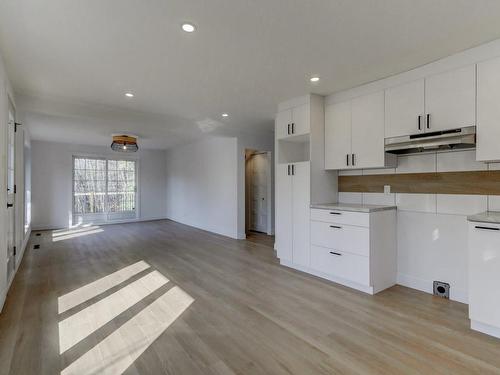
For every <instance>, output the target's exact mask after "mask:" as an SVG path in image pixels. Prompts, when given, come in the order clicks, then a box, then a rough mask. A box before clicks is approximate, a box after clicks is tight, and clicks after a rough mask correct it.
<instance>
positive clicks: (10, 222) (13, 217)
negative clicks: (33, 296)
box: [5, 97, 19, 287]
mask: <svg viewBox="0 0 500 375" xmlns="http://www.w3.org/2000/svg"><path fill="white" fill-rule="evenodd" d="M11 116H12V118H11ZM11 131H12V132H13V133H12V137H13V139H12V140H11V133H10V132H11ZM11 141H12V147H13V150H12V153H11V150H10V147H11ZM6 145H7V152H6V158H5V163H6V164H5V165H6V172H7V181H6V182H7V189H6V201H7V204H12V205H13V206H12V207H8V206H7V217H6V226H7V232H6V234H7V287H9V286H10V283H11V282H12V280H13V279H14V275H15V274H16V268H17V259H16V258H17V253H18V250H19V249H18V247H19V245H18V244H17V237H18V236H17V235H16V231H17V223H16V221H17V218H18V215H17V212H16V211H17V203H18V202H17V199H16V195H17V194H16V193H17V191H16V190H17V186H16V182H17V181H16V170H17V168H16V166H17V165H16V164H17V160H16V159H17V158H16V156H17V155H16V154H17V147H16V146H17V139H16V109H15V107H14V104H13V103H12V101H11V100H10V97H9V98H8V104H7V143H6ZM10 157H12V158H13V159H14V160H12V161H11V160H10ZM10 163H12V170H13V176H12V189H13V192H12V193H11V194H12V202H10V200H9V167H10ZM9 210H12V211H9ZM11 226H12V241H10V239H9V235H10V233H9V232H10V231H11V229H10V228H11ZM10 246H12V249H11V248H10ZM11 251H12V260H10V259H9V253H10V252H11ZM9 267H11V268H9Z"/></svg>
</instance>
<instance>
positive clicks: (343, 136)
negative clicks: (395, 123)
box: [325, 91, 395, 169]
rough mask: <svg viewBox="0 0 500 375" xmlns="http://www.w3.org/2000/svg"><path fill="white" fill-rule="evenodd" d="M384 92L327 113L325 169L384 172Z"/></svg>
mask: <svg viewBox="0 0 500 375" xmlns="http://www.w3.org/2000/svg"><path fill="white" fill-rule="evenodd" d="M394 160H395V159H394V158H393V159H391V158H387V157H386V154H385V152H384V92H383V91H380V92H376V93H374V94H369V95H363V96H360V97H358V98H355V99H353V100H349V101H346V102H340V103H335V104H332V105H329V106H327V107H326V109H325V168H326V169H359V168H384V167H387V166H389V165H387V163H388V162H391V163H392V162H393V161H394Z"/></svg>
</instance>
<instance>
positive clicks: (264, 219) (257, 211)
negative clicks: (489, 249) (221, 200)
mask: <svg viewBox="0 0 500 375" xmlns="http://www.w3.org/2000/svg"><path fill="white" fill-rule="evenodd" d="M271 166H272V157H271V152H270V151H260V150H253V149H246V150H245V231H246V234H247V238H248V237H249V236H254V237H259V236H263V235H266V236H272V235H273V234H274V233H273V225H272V224H273V218H272V205H273V202H272V180H271V179H272V170H271V169H272V168H271ZM263 241H266V240H265V238H263Z"/></svg>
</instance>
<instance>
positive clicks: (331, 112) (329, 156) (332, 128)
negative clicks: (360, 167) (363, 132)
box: [325, 101, 351, 169]
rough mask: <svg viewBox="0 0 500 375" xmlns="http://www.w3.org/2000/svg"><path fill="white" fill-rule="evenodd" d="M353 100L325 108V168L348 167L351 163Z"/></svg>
mask: <svg viewBox="0 0 500 375" xmlns="http://www.w3.org/2000/svg"><path fill="white" fill-rule="evenodd" d="M350 155H351V102H350V101H347V102H342V103H335V104H332V105H329V106H327V107H326V108H325V169H347V168H350V163H351V161H350V160H351V157H350Z"/></svg>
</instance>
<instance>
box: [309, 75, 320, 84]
mask: <svg viewBox="0 0 500 375" xmlns="http://www.w3.org/2000/svg"><path fill="white" fill-rule="evenodd" d="M309 81H311V82H312V83H316V82H319V77H318V76H313V77H311V78H310V79H309Z"/></svg>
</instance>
